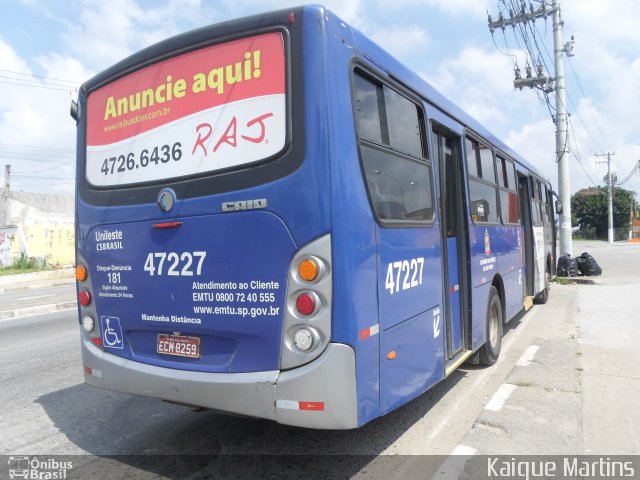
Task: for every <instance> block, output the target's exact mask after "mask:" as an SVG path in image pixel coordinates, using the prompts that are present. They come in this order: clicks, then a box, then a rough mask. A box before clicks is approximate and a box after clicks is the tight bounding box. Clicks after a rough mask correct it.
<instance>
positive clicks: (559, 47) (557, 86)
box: [489, 0, 574, 255]
mask: <svg viewBox="0 0 640 480" xmlns="http://www.w3.org/2000/svg"><path fill="white" fill-rule="evenodd" d="M509 13H510V16H509V18H506V17H504V16H503V15H502V13H501V14H500V16H499V17H498V19H497V20H495V21H493V20H492V18H491V15H489V30H491V33H493V31H494V30H495V29H496V28H501V29H502V30H504V29H505V27H507V26H511V27H514V28H515V25H516V24H518V23H527V22H533V21H535V20H536V19H538V18H544V19H546V18H547V16H549V15H552V16H553V51H554V53H555V58H554V60H555V63H554V68H555V79H553V81H552V80H551V79H550V78H547V77H545V76H544V73H543V71H542V67H541V66H539V67H538V69H537V71H536V73H537V76H535V77H534V76H533V75H532V74H531V68H530V67H527V78H525V79H523V78H522V76H521V75H520V69H518V68H516V71H515V75H516V78H515V80H514V82H513V84H514V87H515V88H518V89H520V90H522V88H523V87H530V88H534V87H535V88H539V89H541V90H543V91H544V92H545V93H550V92H552V91H553V90H555V92H556V117H555V124H556V163H557V164H558V196H559V198H560V201H561V203H562V215H561V216H560V255H564V254H569V255H571V254H572V244H571V187H570V184H569V147H568V143H569V142H568V139H569V128H568V126H567V108H566V101H565V86H564V58H563V56H562V55H563V54H565V53H566V54H567V56H573V53H572V52H573V43H574V42H573V38H572V39H571V41H569V42H567V44H566V45H563V44H562V26H563V25H564V22H563V21H562V18H561V16H560V0H552V4H551V8H549V7H547V4H546V1H543V2H542V3H541V6H540V7H538V8H537V9H534V8H533V6H531V5H530V7H529V10H527V8H526V6H525V4H524V2H523V3H522V4H521V10H520V11H519V12H513V11H510V12H509Z"/></svg>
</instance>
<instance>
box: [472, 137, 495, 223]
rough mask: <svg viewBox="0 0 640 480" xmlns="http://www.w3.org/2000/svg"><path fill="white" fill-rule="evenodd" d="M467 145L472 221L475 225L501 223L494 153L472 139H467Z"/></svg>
mask: <svg viewBox="0 0 640 480" xmlns="http://www.w3.org/2000/svg"><path fill="white" fill-rule="evenodd" d="M465 145H466V155H467V166H468V167H469V202H470V206H471V219H472V220H473V222H474V223H494V224H496V223H500V219H499V216H498V215H499V213H498V192H497V188H496V174H495V166H494V162H493V152H492V151H491V149H490V148H489V147H487V146H486V145H484V144H482V143H480V142H478V141H477V140H475V139H474V138H471V137H467V138H466V141H465ZM474 165H475V170H474V169H473V166H474Z"/></svg>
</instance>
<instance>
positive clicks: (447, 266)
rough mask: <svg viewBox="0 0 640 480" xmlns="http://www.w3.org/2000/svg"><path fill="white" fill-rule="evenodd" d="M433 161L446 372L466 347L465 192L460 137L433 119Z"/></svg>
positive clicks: (457, 362) (458, 360) (456, 362)
mask: <svg viewBox="0 0 640 480" xmlns="http://www.w3.org/2000/svg"><path fill="white" fill-rule="evenodd" d="M432 140H433V150H434V163H437V165H438V170H439V172H438V182H437V186H438V202H439V207H440V233H441V242H442V264H443V272H442V282H443V293H444V295H443V302H444V303H443V311H444V312H443V313H444V315H443V318H444V326H445V331H446V335H445V365H446V367H451V368H447V374H448V373H450V371H453V369H455V367H456V366H457V365H458V364H459V363H460V359H461V357H462V356H463V355H464V353H465V352H466V351H467V350H468V342H467V341H466V338H467V331H468V329H467V317H468V316H467V315H466V311H467V309H466V308H464V306H463V305H464V303H465V302H464V300H466V298H465V292H468V289H467V288H466V286H467V281H466V277H467V275H466V268H465V266H466V260H465V259H466V258H467V255H466V249H465V242H464V239H465V238H466V236H465V223H464V219H465V218H466V215H465V211H466V202H465V199H466V195H465V193H464V192H465V190H464V184H463V183H462V178H463V175H462V174H463V171H462V166H461V158H462V157H461V137H460V136H458V135H456V134H455V133H453V132H451V131H450V130H447V129H445V128H444V127H441V126H440V125H438V124H435V123H432Z"/></svg>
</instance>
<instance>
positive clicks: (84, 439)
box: [0, 289, 538, 478]
mask: <svg viewBox="0 0 640 480" xmlns="http://www.w3.org/2000/svg"><path fill="white" fill-rule="evenodd" d="M47 292H49V290H46V289H45V290H42V291H39V290H31V291H30V292H29V295H30V296H31V297H38V296H40V295H49V294H50V293H47ZM4 295H6V294H3V295H2V296H0V301H6V300H7V299H6V298H5V297H4ZM24 295H25V297H26V296H27V294H26V293H25V294H24ZM23 298H24V297H23ZM40 298H45V297H40ZM33 300H34V301H35V300H38V299H33ZM13 301H15V298H14V300H13ZM25 303H28V302H25ZM537 313H538V312H536V311H535V310H534V311H532V312H530V313H529V314H528V315H527V316H526V317H525V320H524V321H522V322H519V323H518V324H515V325H514V328H511V329H510V330H509V332H508V333H507V335H506V336H505V339H504V344H503V353H502V357H501V361H500V362H499V363H498V365H496V366H495V367H493V368H481V367H468V368H463V369H461V370H459V371H458V372H455V373H454V374H453V375H452V376H451V377H449V378H448V379H447V380H446V381H444V382H443V383H441V384H440V385H438V386H436V387H435V388H434V389H432V390H431V391H429V392H428V393H427V394H425V395H423V396H421V397H419V398H418V399H416V400H414V401H413V402H411V403H409V404H408V405H405V406H404V407H402V408H400V409H399V410H397V411H395V412H392V413H391V414H389V415H387V416H385V417H384V418H381V419H378V420H375V421H373V422H371V423H370V424H368V425H366V426H364V427H363V428H361V429H358V430H352V431H317V430H305V429H300V428H296V427H289V426H283V425H279V424H276V423H273V422H269V421H265V420H256V419H250V418H239V417H231V416H227V415H222V414H218V413H215V412H211V411H201V412H193V411H190V410H189V409H187V408H185V407H182V406H177V405H170V404H166V403H163V402H160V401H158V400H156V399H151V398H144V397H135V396H130V395H125V394H119V393H114V392H108V391H103V390H99V389H96V388H94V387H91V386H88V385H85V384H84V383H83V375H82V364H81V358H80V347H79V327H78V323H77V319H76V313H75V311H74V310H68V311H61V312H55V313H51V314H45V315H37V316H30V317H23V318H15V319H5V320H2V321H0V379H1V384H2V388H1V389H0V405H2V413H1V415H0V432H1V433H0V453H1V454H3V455H78V454H87V453H88V454H92V455H96V456H99V457H101V458H105V457H108V456H113V455H124V456H130V455H160V456H166V455H169V456H170V457H161V458H162V459H163V460H162V461H161V462H160V467H158V462H153V463H152V464H151V465H146V463H145V460H144V458H143V457H119V458H118V460H117V462H116V464H115V466H114V465H112V467H111V469H112V470H113V471H116V470H118V468H133V469H134V470H135V471H136V472H137V475H140V478H147V474H148V478H151V477H153V476H154V475H156V474H158V473H161V474H162V475H165V476H168V477H170V478H189V477H190V475H191V474H194V475H196V472H199V471H201V469H202V467H203V465H202V464H201V463H202V462H204V464H205V465H210V468H219V467H220V465H219V463H220V461H221V458H222V459H224V460H223V461H224V462H225V463H229V462H232V463H234V466H233V467H229V468H231V469H232V471H235V472H237V473H240V474H241V473H243V472H244V473H246V474H247V475H246V476H243V475H241V476H240V478H249V477H252V476H253V474H261V475H264V471H262V470H261V469H263V468H265V462H267V464H268V463H269V462H272V463H276V464H277V465H274V468H276V470H277V471H279V472H280V473H281V474H282V470H280V467H281V466H283V467H285V469H287V468H292V465H293V466H294V467H296V465H298V464H299V463H300V462H302V464H301V465H302V466H303V467H304V468H306V467H307V462H309V461H310V462H312V463H313V470H314V471H315V472H321V473H322V472H325V473H326V474H327V475H326V476H325V475H324V474H321V475H320V477H321V478H328V477H331V478H339V477H343V478H349V477H352V476H356V477H358V476H362V478H371V476H372V471H373V470H375V469H376V467H375V465H376V457H377V456H379V455H380V454H385V455H386V454H388V455H396V454H416V455H418V454H441V455H447V454H449V453H450V452H451V451H452V450H453V449H454V448H455V447H456V445H457V444H458V442H459V440H460V438H462V437H463V436H464V435H465V434H466V432H467V431H468V430H469V428H470V427H471V426H472V425H473V422H474V421H475V419H476V417H477V416H478V414H479V413H480V412H481V410H482V409H483V406H484V404H485V403H486V402H487V399H488V398H489V397H490V396H491V395H492V394H493V393H494V392H495V390H496V388H497V387H498V385H500V383H501V382H502V380H503V379H504V378H505V377H506V375H507V374H508V372H509V370H510V369H511V367H512V366H513V363H514V362H515V361H516V360H517V358H518V356H519V355H520V354H521V353H522V352H523V351H524V349H525V348H526V346H527V345H528V343H527V335H526V328H525V324H526V323H527V322H530V321H533V319H534V317H535V316H536V314H537ZM174 455H203V456H207V457H204V458H203V459H200V460H199V462H200V463H198V464H197V468H196V470H195V471H194V466H193V465H192V464H190V463H188V462H187V463H185V462H184V459H183V460H181V459H180V458H178V457H173V456H174ZM212 455H213V456H221V455H222V456H223V457H211V456H212ZM262 455H267V456H270V457H267V458H266V460H265V457H262ZM273 455H276V457H272V456H273ZM281 455H285V456H287V455H292V456H296V457H279V456H281ZM152 458H156V457H152ZM167 458H170V459H173V460H167ZM197 458H199V457H197ZM385 458H386V457H385ZM418 458H419V457H413V460H415V461H416V462H417V463H415V464H414V465H412V457H406V459H405V460H403V462H402V465H395V466H393V468H392V469H393V470H394V473H398V468H400V469H401V471H403V472H405V473H406V472H407V471H411V470H412V469H417V470H419V471H420V472H422V473H424V468H425V466H424V465H421V464H420V462H419V461H418ZM296 459H297V460H296ZM300 459H305V460H304V461H302V460H300ZM214 460H215V462H214V463H216V462H217V464H218V465H214V464H211V462H213V461H214ZM236 463H237V465H235V464H236ZM298 466H300V465H298ZM372 466H373V467H372ZM436 466H437V465H432V466H431V467H432V468H434V469H435V467H436ZM96 468H101V467H96ZM368 468H369V470H367V469H368ZM372 468H373V470H372ZM377 468H378V469H379V468H380V466H378V467H377ZM181 469H184V470H181ZM329 472H330V473H329ZM113 478H118V476H115V477H113ZM194 478H198V477H197V476H196V477H194ZM387 478H389V476H387ZM391 478H394V476H393V475H392V476H391Z"/></svg>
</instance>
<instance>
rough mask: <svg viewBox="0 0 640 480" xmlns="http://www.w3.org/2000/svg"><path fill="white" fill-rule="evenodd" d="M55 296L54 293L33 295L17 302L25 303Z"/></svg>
mask: <svg viewBox="0 0 640 480" xmlns="http://www.w3.org/2000/svg"><path fill="white" fill-rule="evenodd" d="M56 295H57V294H55V293H49V294H47V295H35V296H33V297H24V298H19V299H18V301H19V302H26V301H28V300H35V299H36V298H46V297H55V296H56Z"/></svg>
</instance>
